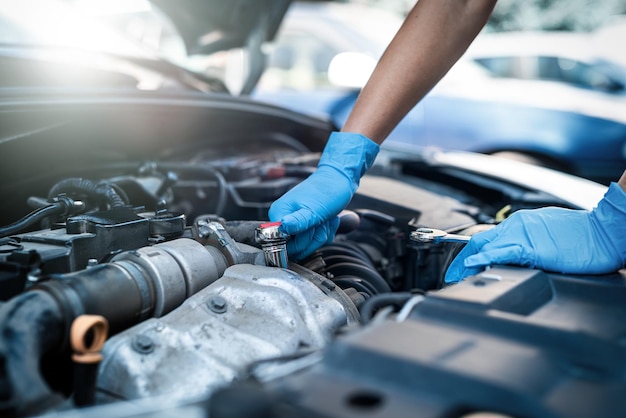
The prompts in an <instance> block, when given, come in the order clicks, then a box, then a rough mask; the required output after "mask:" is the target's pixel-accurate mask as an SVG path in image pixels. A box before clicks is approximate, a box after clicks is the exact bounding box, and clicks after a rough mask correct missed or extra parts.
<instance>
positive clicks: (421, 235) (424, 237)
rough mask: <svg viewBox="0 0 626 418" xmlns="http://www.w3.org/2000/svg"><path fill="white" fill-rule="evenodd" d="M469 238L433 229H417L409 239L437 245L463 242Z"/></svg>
mask: <svg viewBox="0 0 626 418" xmlns="http://www.w3.org/2000/svg"><path fill="white" fill-rule="evenodd" d="M470 238H472V237H471V236H469V235H458V234H449V233H447V232H446V231H442V230H440V229H433V228H417V229H416V230H415V231H413V232H411V239H412V240H413V241H417V242H425V243H433V244H438V243H440V242H465V243H467V242H468V241H469V240H470Z"/></svg>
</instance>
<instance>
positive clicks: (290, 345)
mask: <svg viewBox="0 0 626 418" xmlns="http://www.w3.org/2000/svg"><path fill="white" fill-rule="evenodd" d="M347 312H348V310H347V307H344V306H343V305H342V303H340V302H339V301H338V300H337V299H335V298H333V297H330V296H329V295H327V294H325V293H324V292H323V291H322V290H321V289H320V288H318V287H317V286H316V285H315V284H313V283H312V282H311V281H309V280H306V279H305V278H303V277H302V276H300V275H299V274H296V273H294V272H293V271H290V270H286V269H285V270H283V269H276V268H270V267H266V266H257V265H250V264H238V265H235V266H232V267H229V268H228V269H227V270H226V271H225V272H224V275H223V276H222V277H221V278H220V279H218V280H217V281H216V282H214V283H212V284H211V285H209V286H208V287H207V288H205V289H203V290H201V291H200V292H199V293H197V294H195V295H194V296H192V297H190V298H189V299H187V300H186V301H185V302H184V303H183V304H182V305H181V306H180V307H179V308H177V309H175V310H174V311H173V312H171V313H170V314H168V315H166V316H164V317H162V318H159V319H150V320H147V321H144V322H142V323H141V324H139V325H137V326H135V327H133V328H130V329H128V330H126V331H124V332H122V333H120V334H118V335H116V336H114V337H112V338H111V339H110V340H109V341H108V342H107V343H106V344H105V347H104V350H103V355H104V361H103V362H102V363H101V365H100V369H99V376H98V388H97V390H98V402H99V403H106V402H107V401H114V400H119V399H139V398H146V397H154V396H159V399H167V400H172V401H180V400H185V399H192V398H195V397H198V396H206V395H208V394H210V393H211V392H212V391H213V390H215V389H216V388H219V387H220V386H224V385H227V384H229V383H231V382H232V381H233V380H234V379H236V378H237V377H238V376H240V374H241V372H242V371H243V370H245V369H246V367H248V366H249V365H251V364H254V363H255V362H258V361H259V360H266V359H272V358H277V357H282V356H289V355H294V354H297V353H300V352H303V351H304V352H306V351H309V350H315V349H319V348H322V347H324V346H325V345H326V344H328V343H329V342H330V340H331V338H332V336H333V335H334V333H335V332H336V331H337V330H338V329H339V328H340V327H342V326H344V325H346V323H347V322H348V313H347ZM139 336H141V337H139ZM138 341H139V342H141V344H138ZM138 347H139V349H138ZM146 347H149V349H146Z"/></svg>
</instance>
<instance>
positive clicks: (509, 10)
mask: <svg viewBox="0 0 626 418" xmlns="http://www.w3.org/2000/svg"><path fill="white" fill-rule="evenodd" d="M309 1H311V0H309ZM335 1H340V2H344V3H349V2H353V3H365V4H369V5H370V6H376V7H382V8H385V9H387V10H391V11H393V12H397V13H401V14H406V13H407V12H408V11H409V10H410V9H411V7H412V6H413V4H415V2H416V0H335ZM620 14H626V0H498V3H497V5H496V8H495V10H494V12H493V15H492V17H491V19H490V21H489V23H488V24H487V30H490V31H493V32H500V31H513V30H567V31H590V30H594V29H596V28H598V27H599V26H602V25H603V24H605V23H606V22H608V21H609V20H610V19H611V18H612V17H613V16H615V15H620Z"/></svg>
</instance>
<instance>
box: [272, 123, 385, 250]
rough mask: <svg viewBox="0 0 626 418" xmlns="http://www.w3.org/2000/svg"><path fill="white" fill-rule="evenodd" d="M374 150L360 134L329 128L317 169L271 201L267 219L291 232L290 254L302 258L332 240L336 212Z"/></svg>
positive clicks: (347, 200) (375, 146)
mask: <svg viewBox="0 0 626 418" xmlns="http://www.w3.org/2000/svg"><path fill="white" fill-rule="evenodd" d="M378 150H379V146H378V144H376V143H375V142H374V141H372V140H370V139H369V138H367V137H365V136H363V135H361V134H355V133H347V132H333V133H332V134H331V135H330V138H329V139H328V143H327V144H326V147H325V148H324V152H323V153H322V156H321V158H320V162H319V164H318V166H317V170H316V171H315V172H314V173H313V174H311V175H310V176H309V177H308V178H307V179H306V180H304V181H303V182H302V183H300V184H298V185H297V186H296V187H294V188H293V189H291V190H289V191H288V192H287V193H285V194H284V195H283V196H282V197H281V198H280V199H278V200H277V201H275V202H274V203H273V204H272V206H271V207H270V210H269V218H270V220H271V221H272V222H277V221H280V222H282V229H283V230H284V231H285V232H286V233H288V234H290V235H291V236H292V238H291V239H290V240H289V241H288V242H287V253H288V254H289V257H290V258H292V259H294V260H299V259H302V258H305V257H307V256H308V255H310V254H311V253H313V252H314V251H315V250H317V249H318V248H320V247H321V246H323V245H325V244H328V243H330V242H331V241H332V240H333V238H334V236H335V232H336V231H337V227H338V226H339V218H337V215H338V214H339V212H341V211H342V210H343V209H344V208H345V207H346V206H347V205H348V203H350V200H351V199H352V195H354V192H355V191H356V189H357V188H358V187H359V181H360V179H361V177H362V176H363V174H365V172H366V171H367V169H368V168H370V167H371V165H372V164H373V163H374V159H375V158H376V155H377V154H378Z"/></svg>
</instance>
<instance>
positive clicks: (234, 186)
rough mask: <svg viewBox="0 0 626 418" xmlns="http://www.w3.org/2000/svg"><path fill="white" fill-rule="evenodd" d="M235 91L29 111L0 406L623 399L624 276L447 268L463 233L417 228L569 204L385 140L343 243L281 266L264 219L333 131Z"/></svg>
mask: <svg viewBox="0 0 626 418" xmlns="http://www.w3.org/2000/svg"><path fill="white" fill-rule="evenodd" d="M131 104H132V106H131ZM231 105H232V106H231V107H229V106H226V105H224V104H223V102H219V104H218V103H217V102H216V103H208V104H207V103H205V102H203V104H202V105H199V104H198V103H195V102H191V103H188V102H185V103H178V104H177V105H176V106H173V105H172V103H171V99H170V102H168V103H167V104H166V103H155V102H154V101H152V100H147V101H144V102H141V103H136V102H134V103H129V102H128V101H125V100H121V101H119V102H116V103H115V105H110V103H108V102H107V101H106V100H104V101H102V102H99V103H96V104H90V105H89V106H84V103H79V102H77V101H71V100H70V101H68V102H67V103H64V104H61V105H60V104H58V103H57V104H55V105H54V106H49V107H48V106H41V107H39V108H38V109H37V113H33V111H32V109H31V108H30V107H28V110H26V106H24V107H23V108H22V107H20V106H16V107H14V108H12V111H11V119H10V123H8V124H5V125H4V128H3V129H5V130H7V132H9V133H8V134H5V137H6V138H9V137H11V138H18V137H21V138H23V140H20V141H19V144H18V141H13V142H12V146H13V148H8V147H6V149H5V151H4V153H3V167H2V168H1V169H0V170H2V172H3V175H4V178H5V182H4V184H3V186H2V188H1V190H2V192H3V195H4V196H5V199H6V200H5V202H3V203H1V205H2V208H3V210H2V223H1V224H2V225H3V226H2V227H0V269H1V273H0V300H1V301H2V302H1V305H0V331H1V333H0V412H1V414H2V416H14V417H22V416H35V415H41V414H46V413H54V414H56V415H55V416H94V417H95V416H120V417H121V416H170V415H180V414H198V416H206V415H205V414H206V413H207V411H208V414H209V416H211V417H220V416H222V417H226V416H242V417H243V416H328V417H331V416H332V417H334V416H361V414H365V413H367V414H368V416H381V417H382V416H394V417H400V416H416V415H417V416H424V417H469V416H474V415H472V414H476V413H484V412H489V413H492V414H499V415H497V416H519V417H529V416H541V417H547V416H554V417H567V416H576V417H578V416H580V417H586V416H620V415H622V414H623V413H626V403H624V401H623V400H622V396H621V395H620V394H621V393H623V390H624V389H626V378H625V377H624V376H626V374H624V373H623V372H624V371H626V368H625V367H626V364H625V362H624V359H626V356H624V355H623V354H624V350H625V348H624V336H625V335H626V325H624V324H626V321H624V320H623V319H624V318H625V317H626V305H625V304H623V303H622V301H623V300H624V298H625V297H626V294H625V293H624V292H626V288H625V287H624V278H625V276H624V273H616V274H613V275H607V276H602V277H566V276H562V275H555V274H548V273H545V272H542V271H539V270H531V269H525V268H520V267H507V266H498V267H494V268H492V269H489V270H486V271H485V272H484V273H482V274H480V275H478V276H474V277H470V278H468V279H466V280H465V281H463V282H462V283H460V284H457V285H452V286H445V284H444V282H443V277H444V275H445V271H446V268H447V266H448V265H449V263H450V262H451V261H452V259H453V258H454V256H455V255H456V254H457V253H458V251H460V249H461V248H462V245H463V244H451V243H443V244H434V243H428V242H426V243H425V242H419V241H415V240H412V239H411V232H412V231H415V230H416V228H419V227H429V228H437V229H441V230H444V231H447V232H451V233H460V234H464V235H472V234H473V233H476V232H479V231H482V230H484V229H486V228H490V227H492V226H493V225H495V224H497V223H498V222H499V221H501V220H502V219H504V218H505V217H506V216H507V214H509V213H511V212H513V211H515V210H517V209H520V208H532V207H539V206H545V205H561V206H567V202H563V201H561V200H559V199H558V198H555V197H553V196H550V195H547V194H545V193H541V192H538V191H536V190H530V189H525V188H523V187H520V186H515V185H512V184H507V183H505V182H499V181H496V180H494V179H490V178H477V177H476V176H475V175H474V176H473V175H471V174H468V173H466V172H464V171H463V170H460V169H456V168H454V167H446V166H441V165H438V164H431V163H429V162H428V160H427V159H424V157H417V156H407V155H404V156H402V158H399V157H398V156H397V155H395V154H390V155H389V156H387V157H384V158H381V160H382V161H384V163H382V164H379V165H377V166H375V167H374V168H373V169H372V170H371V171H370V173H369V174H368V175H366V177H364V178H363V181H362V184H361V187H360V189H359V191H358V193H357V195H356V196H355V197H354V199H353V200H352V202H351V203H350V206H349V207H348V209H347V210H346V211H344V212H343V213H342V214H341V226H340V229H339V231H338V234H337V236H336V238H335V240H334V242H333V243H332V244H331V245H328V246H325V247H323V248H321V249H320V250H318V251H317V252H316V253H314V254H313V255H312V256H310V257H308V258H307V259H305V260H300V261H298V262H294V261H289V262H288V264H287V265H286V266H285V267H286V268H281V267H276V266H274V265H271V263H268V258H267V253H268V250H267V248H265V247H264V246H263V245H262V243H261V242H259V239H258V233H259V232H258V231H259V228H261V227H262V225H264V224H265V223H267V209H268V208H269V206H270V205H271V203H272V202H273V201H274V200H275V199H277V198H278V197H280V196H281V195H282V194H283V193H284V192H286V191H287V190H289V188H291V187H293V186H294V185H295V184H298V182H300V181H301V180H302V179H304V178H306V177H307V176H308V175H309V174H310V173H311V172H312V171H313V170H314V169H315V167H316V164H317V160H318V158H319V151H320V149H321V148H320V147H321V146H322V145H323V140H322V138H324V137H325V135H326V134H327V132H328V131H329V129H330V128H331V127H329V126H327V125H326V124H324V123H321V122H319V121H317V120H313V119H311V120H308V119H302V118H301V117H300V116H298V115H297V114H292V113H290V112H284V113H283V112H282V111H279V110H278V109H274V108H268V109H266V108H265V107H262V106H259V105H256V104H252V103H246V102H244V103H243V104H237V106H238V107H237V108H235V104H234V102H233V103H231ZM78 108H82V110H80V111H79V110H77V109H78ZM131 109H132V112H133V118H132V119H131V118H130V117H129V116H128V115H129V111H130V110H131ZM199 114H202V117H201V118H199V117H198V115H199ZM4 115H5V116H3V117H7V116H6V115H7V113H6V112H5V113H4ZM70 115H71V116H70ZM226 115H227V116H226ZM148 119H149V120H150V124H148V123H146V122H147V120H148ZM146 126H150V128H149V129H148V130H147V131H146V129H145V127H146ZM207 126H208V127H207ZM239 127H240V128H241V129H237V130H236V133H235V134H233V132H235V128H239ZM183 132H184V133H185V134H183ZM79 133H80V134H79ZM87 133H88V135H87ZM77 138H80V142H79V141H78V140H77ZM320 141H322V142H320ZM28 149H31V150H33V149H38V152H32V151H31V152H26V151H25V150H28ZM155 150H156V151H155ZM18 156H19V157H18ZM85 324H86V325H85ZM233 411H234V412H233ZM416 411H417V412H416ZM235 413H238V414H239V415H236V414H235ZM72 414H74V415H72ZM229 414H231V415H229ZM234 414H235V415H234Z"/></svg>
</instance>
